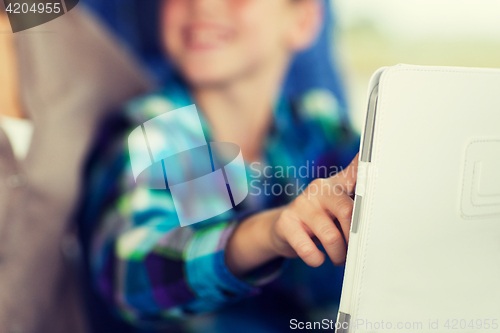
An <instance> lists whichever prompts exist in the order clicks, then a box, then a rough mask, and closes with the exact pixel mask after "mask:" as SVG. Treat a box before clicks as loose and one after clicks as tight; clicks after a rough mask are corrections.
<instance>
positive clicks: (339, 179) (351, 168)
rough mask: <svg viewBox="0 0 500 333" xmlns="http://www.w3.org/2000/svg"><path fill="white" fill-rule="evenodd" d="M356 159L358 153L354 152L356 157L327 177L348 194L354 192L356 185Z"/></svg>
mask: <svg viewBox="0 0 500 333" xmlns="http://www.w3.org/2000/svg"><path fill="white" fill-rule="evenodd" d="M358 159H359V153H358V154H356V157H354V159H353V160H352V161H351V163H350V164H349V165H348V166H347V168H345V169H344V170H342V171H339V172H338V173H337V174H335V175H334V176H332V177H330V178H328V179H329V180H331V181H334V182H335V183H336V184H338V186H339V187H341V188H342V190H343V191H344V192H346V193H347V194H349V195H352V194H353V193H354V189H355V187H356V176H357V173H358Z"/></svg>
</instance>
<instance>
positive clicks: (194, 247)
mask: <svg viewBox="0 0 500 333" xmlns="http://www.w3.org/2000/svg"><path fill="white" fill-rule="evenodd" d="M191 104H193V100H192V98H191V97H190V95H189V93H188V91H187V90H186V89H185V88H184V85H182V84H181V83H179V81H175V82H172V83H170V84H168V85H167V86H166V87H165V88H163V89H162V90H160V91H158V92H155V93H152V94H150V95H147V96H144V97H141V98H139V99H137V100H134V101H132V102H131V103H129V104H128V105H127V106H126V108H125V110H124V111H122V112H120V113H119V114H117V115H115V116H114V117H113V118H111V119H108V120H107V121H106V122H105V123H104V127H103V130H102V131H101V134H100V135H99V136H98V142H97V145H96V149H95V150H94V153H93V155H92V156H91V159H90V160H91V162H90V164H89V166H88V168H87V179H86V182H85V183H86V185H87V195H86V198H85V203H84V205H83V207H84V209H83V212H84V213H83V214H82V217H81V224H82V225H83V234H84V239H85V241H84V243H85V244H84V247H85V249H86V252H87V256H86V258H87V264H88V268H89V273H90V275H91V277H92V284H93V287H94V289H95V290H96V291H97V292H98V294H99V295H100V296H101V297H102V298H103V299H104V300H105V301H106V302H107V303H108V304H109V305H111V306H112V308H113V309H114V310H115V312H117V313H119V314H120V315H121V317H123V318H124V319H125V320H126V321H128V322H130V323H132V324H133V325H134V326H136V327H142V328H145V329H146V330H147V329H153V328H154V329H157V330H160V331H161V330H162V329H165V330H167V331H168V332H226V331H227V332H234V331H235V327H238V329H237V331H238V332H257V331H258V332H282V331H286V330H287V329H288V328H289V325H290V324H289V323H290V320H291V319H293V318H295V319H297V320H311V318H318V317H319V318H321V319H322V318H328V319H333V320H335V316H336V307H337V306H338V301H339V297H340V290H341V283H342V275H343V269H342V268H339V267H333V265H332V264H331V263H330V262H325V264H323V265H322V266H321V267H319V268H316V269H313V268H310V267H308V266H306V265H305V264H304V263H303V262H301V261H300V260H298V259H297V260H295V259H294V260H286V261H285V260H282V259H280V260H275V261H273V262H271V263H269V264H266V265H264V266H263V267H260V268H259V269H257V270H255V271H254V272H252V273H250V274H248V276H246V277H245V278H244V279H238V278H236V277H235V276H233V275H232V274H231V272H230V271H229V270H228V268H227V267H226V265H225V262H224V251H225V248H226V244H227V241H228V238H229V237H230V236H231V234H232V232H233V231H234V228H235V226H236V225H237V224H238V222H239V221H241V220H242V219H243V218H244V217H245V216H247V215H248V214H250V213H251V212H255V211H259V210H263V209H267V208H272V207H276V206H279V205H283V204H286V203H288V202H290V201H291V200H293V198H294V197H295V196H296V194H299V193H300V191H302V190H304V189H305V187H306V186H307V184H308V183H309V182H310V181H311V180H313V179H314V178H317V177H318V176H320V177H325V176H328V175H331V174H332V172H333V171H334V170H336V168H335V167H342V166H346V165H347V164H349V162H350V161H351V159H352V158H353V157H354V156H355V154H356V151H357V149H358V142H359V141H358V137H357V135H356V134H354V133H352V132H351V130H350V128H349V127H348V126H347V125H348V122H347V117H346V115H345V112H344V110H343V109H342V108H341V107H340V106H339V104H338V103H337V102H336V99H335V97H334V96H333V95H332V94H331V93H330V92H328V91H327V90H319V89H318V90H310V91H308V92H307V93H306V94H304V95H303V96H301V98H299V99H297V100H294V101H287V100H285V99H284V98H280V99H279V100H278V101H277V103H276V106H275V108H274V112H273V115H274V118H273V123H272V125H271V128H270V130H269V133H268V135H267V138H266V140H265V141H264V147H263V154H262V156H263V158H262V163H261V164H260V165H258V166H257V165H247V167H246V169H247V170H246V171H247V174H248V181H249V195H248V196H247V198H246V199H245V200H244V201H243V202H242V203H241V204H240V205H238V206H237V207H236V208H234V209H232V210H230V211H228V212H227V213H225V214H222V215H220V216H217V217H215V218H212V219H210V220H207V221H204V222H200V223H196V224H193V225H189V226H186V227H180V225H179V221H178V218H177V214H176V211H175V208H174V204H173V201H172V196H171V194H170V192H169V191H168V190H153V189H147V188H143V187H139V186H137V185H136V184H135V181H134V177H133V174H132V170H131V163H130V157H129V150H128V146H127V137H128V134H129V133H130V132H131V131H132V130H133V129H134V128H136V127H137V126H140V125H141V124H143V123H144V122H146V121H148V120H150V119H152V118H154V117H156V116H159V115H161V114H163V113H165V112H167V111H169V110H174V109H178V108H181V107H184V106H187V105H191ZM199 113H200V118H201V122H202V127H203V130H204V134H205V136H206V138H204V139H206V140H207V141H211V140H210V138H211V137H212V135H211V133H210V127H209V126H208V123H207V122H206V120H205V119H204V118H203V113H202V112H199ZM180 133H183V137H182V138H181V137H179V138H177V139H179V140H190V137H191V135H193V133H190V129H189V126H186V128H183V129H182V131H180ZM192 139H194V138H192ZM266 166H267V167H268V168H267V172H266V173H264V172H263V170H264V167H266ZM192 167H196V166H192V165H180V166H179V168H192ZM301 168H302V169H301ZM279 170H281V173H279ZM290 170H295V172H294V173H293V174H292V172H290V173H287V172H286V171H290ZM301 170H302V171H301ZM306 170H307V172H306ZM297 171H299V172H298V173H297ZM321 171H322V172H321ZM288 184H291V185H290V186H289V187H288V188H287V189H288V191H287V193H286V194H285V193H284V191H281V193H279V191H278V190H276V189H279V188H281V189H283V186H286V185H288ZM273 186H274V187H273ZM280 186H281V187H280ZM228 304H231V306H228ZM215 310H217V311H215ZM194 314H196V315H194ZM161 327H163V328H161Z"/></svg>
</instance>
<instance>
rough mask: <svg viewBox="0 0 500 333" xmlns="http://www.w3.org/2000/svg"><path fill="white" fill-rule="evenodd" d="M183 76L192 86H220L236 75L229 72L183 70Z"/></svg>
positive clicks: (229, 81) (230, 80)
mask: <svg viewBox="0 0 500 333" xmlns="http://www.w3.org/2000/svg"><path fill="white" fill-rule="evenodd" d="M183 76H184V78H185V79H186V81H187V82H188V83H189V85H190V86H192V87H194V88H209V87H214V88H215V87H220V86H225V85H227V84H230V83H231V82H232V81H234V78H235V77H236V76H237V75H231V74H230V73H220V72H219V73H215V72H206V71H193V72H190V71H184V72H183Z"/></svg>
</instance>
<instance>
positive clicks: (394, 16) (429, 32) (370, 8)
mask: <svg viewBox="0 0 500 333" xmlns="http://www.w3.org/2000/svg"><path fill="white" fill-rule="evenodd" d="M159 1H161V0H82V2H83V3H86V4H87V5H89V6H90V7H92V9H94V10H95V11H96V12H97V13H98V14H99V15H100V16H101V17H102V18H104V19H105V21H106V22H107V23H108V25H110V26H111V27H112V28H113V30H114V31H115V32H116V33H117V34H118V35H119V36H121V37H122V38H123V39H124V40H125V42H126V43H127V44H128V46H129V47H130V49H131V50H132V51H135V53H136V54H137V55H138V56H139V57H140V58H142V59H143V60H144V62H145V63H146V64H147V65H148V67H149V69H150V72H151V73H152V74H153V75H154V76H156V77H157V78H160V81H161V78H165V77H168V76H169V74H170V68H169V66H168V65H165V63H164V62H165V61H164V59H163V55H162V54H161V50H160V47H159V46H158V43H157V40H158V35H157V32H156V30H157V28H156V24H157V22H156V16H157V12H158V10H157V6H158V2H159ZM322 1H325V2H326V3H327V6H326V7H328V5H330V6H329V7H330V8H329V9H328V10H329V11H330V12H331V13H329V14H331V15H327V17H326V22H327V26H328V25H329V28H328V27H326V28H325V29H324V31H323V32H322V33H321V35H320V41H319V42H318V44H317V46H316V48H315V49H314V50H312V51H310V52H306V54H303V55H301V56H299V57H298V60H297V61H296V62H295V63H294V66H292V71H291V72H292V75H291V77H290V79H289V80H288V81H287V85H286V90H288V91H289V92H290V93H291V94H294V93H296V92H298V91H301V90H304V89H305V88H307V87H309V86H313V87H325V88H327V89H330V90H332V91H333V92H334V93H335V94H336V96H337V97H338V99H339V102H340V104H341V105H344V104H347V106H348V110H349V113H350V118H351V120H352V122H353V125H354V127H355V129H356V130H357V131H358V132H360V131H361V127H362V125H363V121H364V114H365V103H366V89H367V86H368V81H369V79H370V76H371V74H372V73H373V72H374V71H375V70H376V69H378V68H379V67H383V66H392V65H396V64H398V63H406V64H413V65H442V66H465V67H489V68H500V0H322ZM332 25H333V33H330V32H331V30H329V29H331V28H332ZM328 44H329V45H328ZM328 46H332V48H331V50H327V49H326V48H327V47H328ZM330 51H331V59H332V63H333V64H334V66H333V68H329V67H328V66H329V65H328V62H329V60H328V57H329V56H330V55H329V53H328V52H330ZM339 77H340V80H339Z"/></svg>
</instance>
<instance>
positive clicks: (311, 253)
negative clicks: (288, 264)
mask: <svg viewBox="0 0 500 333" xmlns="http://www.w3.org/2000/svg"><path fill="white" fill-rule="evenodd" d="M285 239H286V240H287V242H288V244H290V246H291V247H292V248H293V250H294V251H295V252H296V253H297V255H298V256H299V257H300V258H301V259H302V260H304V262H305V263H306V264H307V265H309V266H311V267H318V266H320V265H321V264H322V263H323V262H324V261H325V255H324V254H323V252H321V251H320V250H319V249H318V247H317V246H316V244H314V242H313V241H312V239H311V236H309V235H308V234H307V232H306V230H305V229H304V227H303V225H302V224H301V222H298V223H297V226H296V227H294V228H288V231H287V232H286V233H285Z"/></svg>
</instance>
